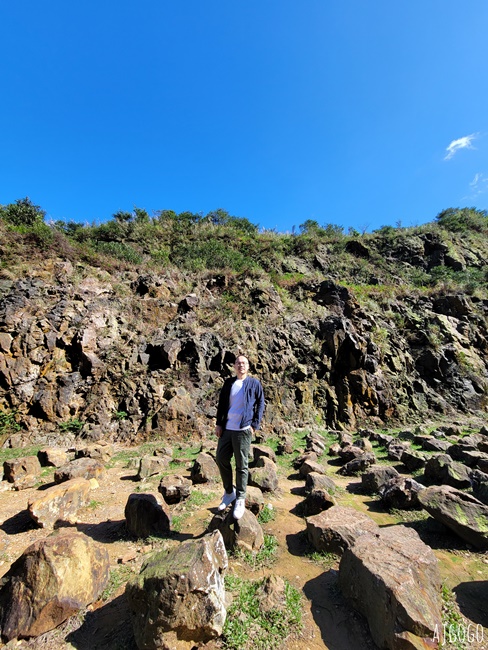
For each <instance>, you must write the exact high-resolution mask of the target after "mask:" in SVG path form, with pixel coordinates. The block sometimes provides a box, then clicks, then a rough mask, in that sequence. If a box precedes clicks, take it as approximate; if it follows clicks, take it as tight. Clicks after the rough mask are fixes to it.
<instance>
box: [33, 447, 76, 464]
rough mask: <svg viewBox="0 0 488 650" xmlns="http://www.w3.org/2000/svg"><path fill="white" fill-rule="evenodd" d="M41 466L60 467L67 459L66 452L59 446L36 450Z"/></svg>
mask: <svg viewBox="0 0 488 650" xmlns="http://www.w3.org/2000/svg"><path fill="white" fill-rule="evenodd" d="M37 458H38V459H39V462H40V463H41V467H62V466H63V465H66V463H67V462H68V461H69V456H68V452H67V451H65V450H64V449H61V448H60V447H44V448H43V449H40V450H39V451H38V452H37Z"/></svg>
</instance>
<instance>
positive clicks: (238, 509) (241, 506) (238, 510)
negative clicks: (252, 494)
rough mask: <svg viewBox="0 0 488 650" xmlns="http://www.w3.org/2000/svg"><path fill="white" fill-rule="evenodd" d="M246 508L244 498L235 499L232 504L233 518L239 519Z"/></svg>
mask: <svg viewBox="0 0 488 650" xmlns="http://www.w3.org/2000/svg"><path fill="white" fill-rule="evenodd" d="M245 509H246V499H237V501H236V505H235V506H234V519H241V517H242V515H243V514H244V511H245Z"/></svg>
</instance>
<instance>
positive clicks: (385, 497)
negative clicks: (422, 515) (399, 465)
mask: <svg viewBox="0 0 488 650" xmlns="http://www.w3.org/2000/svg"><path fill="white" fill-rule="evenodd" d="M423 489H425V488H424V486H423V485H422V484H421V483H418V482H417V481H415V480H414V479H413V478H408V477H405V476H396V477H394V478H391V479H390V480H389V481H388V482H387V483H385V485H383V487H382V488H381V489H380V496H381V501H382V502H383V504H384V505H385V507H386V508H388V509H392V508H397V509H398V510H415V509H417V508H420V507H421V506H420V503H419V500H418V495H419V493H420V492H421V490H423Z"/></svg>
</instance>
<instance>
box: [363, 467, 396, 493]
mask: <svg viewBox="0 0 488 650" xmlns="http://www.w3.org/2000/svg"><path fill="white" fill-rule="evenodd" d="M397 476H399V474H398V472H397V470H396V469H395V468H394V467H391V466H390V465H371V466H370V467H369V468H368V469H367V470H366V471H365V472H364V473H363V474H362V475H361V488H362V490H363V491H364V492H366V494H377V493H378V492H379V491H380V489H381V488H382V487H383V486H384V485H385V484H386V483H388V481H389V480H390V479H392V478H396V477H397Z"/></svg>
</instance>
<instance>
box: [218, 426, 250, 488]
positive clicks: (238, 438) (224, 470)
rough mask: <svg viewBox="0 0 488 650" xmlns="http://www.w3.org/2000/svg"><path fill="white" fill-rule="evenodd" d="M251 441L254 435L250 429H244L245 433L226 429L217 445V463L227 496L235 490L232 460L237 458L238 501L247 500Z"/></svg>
mask: <svg viewBox="0 0 488 650" xmlns="http://www.w3.org/2000/svg"><path fill="white" fill-rule="evenodd" d="M251 439H252V433H251V429H250V428H249V429H244V431H230V430H229V429H224V431H223V433H222V435H221V436H220V438H219V443H218V445H217V456H216V461H217V465H218V466H219V470H220V476H221V477H222V483H223V484H224V490H225V491H226V492H227V494H230V493H231V492H232V490H233V488H234V482H233V479H232V465H231V460H232V456H234V458H235V461H236V496H237V498H238V499H245V498H246V488H247V477H248V475H249V470H248V467H249V452H250V450H251Z"/></svg>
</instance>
